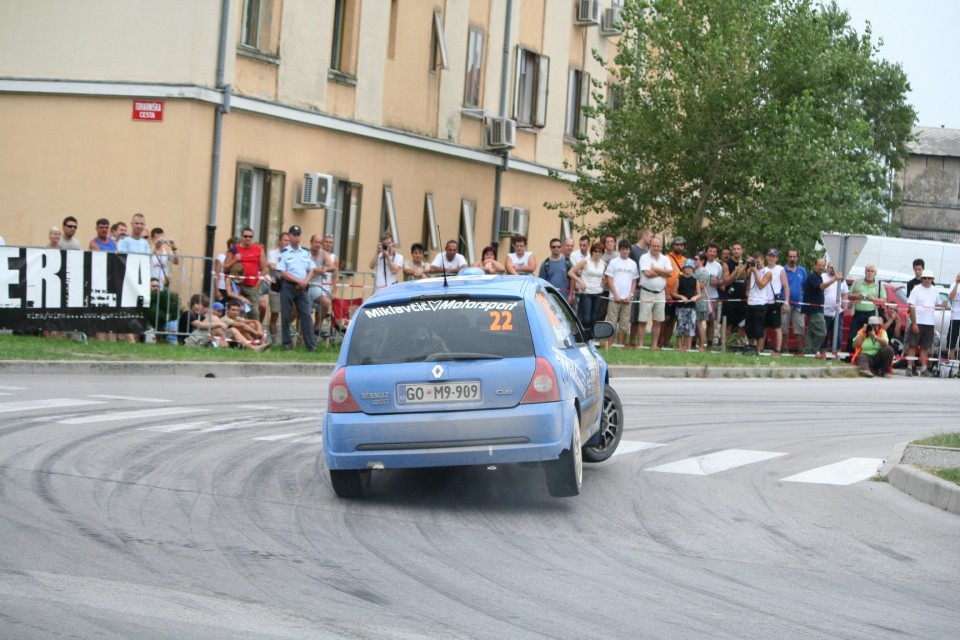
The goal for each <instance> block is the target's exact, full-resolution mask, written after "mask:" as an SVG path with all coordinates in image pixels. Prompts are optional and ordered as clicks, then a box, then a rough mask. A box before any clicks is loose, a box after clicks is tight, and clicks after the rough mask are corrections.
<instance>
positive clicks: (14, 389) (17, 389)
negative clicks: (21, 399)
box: [0, 387, 26, 391]
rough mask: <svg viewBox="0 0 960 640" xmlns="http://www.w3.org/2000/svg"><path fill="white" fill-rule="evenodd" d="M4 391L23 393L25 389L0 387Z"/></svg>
mask: <svg viewBox="0 0 960 640" xmlns="http://www.w3.org/2000/svg"><path fill="white" fill-rule="evenodd" d="M0 389H3V390H4V391H23V390H24V389H26V387H0Z"/></svg>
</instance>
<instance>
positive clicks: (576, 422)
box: [544, 414, 583, 498]
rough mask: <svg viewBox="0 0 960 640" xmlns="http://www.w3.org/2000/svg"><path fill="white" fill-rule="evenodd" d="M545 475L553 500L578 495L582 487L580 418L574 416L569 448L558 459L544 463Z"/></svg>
mask: <svg viewBox="0 0 960 640" xmlns="http://www.w3.org/2000/svg"><path fill="white" fill-rule="evenodd" d="M544 470H545V471H546V475H547V491H549V492H550V495H551V496H553V497H554V498H570V497H572V496H578V495H580V487H581V486H582V485H583V447H582V446H581V444H580V416H579V415H577V414H574V417H573V436H572V437H571V441H570V448H569V449H564V450H563V451H561V452H560V457H559V458H558V459H556V460H550V461H548V462H545V463H544Z"/></svg>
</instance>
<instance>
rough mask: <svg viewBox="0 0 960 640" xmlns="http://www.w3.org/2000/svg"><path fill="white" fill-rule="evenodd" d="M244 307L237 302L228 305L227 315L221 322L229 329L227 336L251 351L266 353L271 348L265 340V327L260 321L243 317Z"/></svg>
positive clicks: (232, 301)
mask: <svg viewBox="0 0 960 640" xmlns="http://www.w3.org/2000/svg"><path fill="white" fill-rule="evenodd" d="M242 310H243V308H242V305H241V304H240V302H238V301H237V300H231V301H230V302H228V303H227V314H226V316H224V317H223V318H221V321H222V322H223V324H224V325H226V327H227V336H228V337H229V338H230V339H231V340H233V341H234V342H236V343H237V344H239V345H240V346H242V347H243V348H244V349H250V350H251V351H264V350H266V349H268V348H269V347H270V345H269V344H267V342H266V341H265V340H264V335H263V325H261V324H260V321H259V320H251V319H250V318H245V317H244V316H243V315H241V313H240V312H241V311H242Z"/></svg>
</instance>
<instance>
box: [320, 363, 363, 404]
mask: <svg viewBox="0 0 960 640" xmlns="http://www.w3.org/2000/svg"><path fill="white" fill-rule="evenodd" d="M358 411H360V405H358V404H357V401H356V400H354V399H353V394H352V393H350V388H349V387H348V386H347V368H346V367H342V368H340V369H337V372H336V373H334V374H333V378H332V379H331V380H330V392H329V395H328V396H327V412H328V413H357V412H358Z"/></svg>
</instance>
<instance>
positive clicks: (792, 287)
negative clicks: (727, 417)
mask: <svg viewBox="0 0 960 640" xmlns="http://www.w3.org/2000/svg"><path fill="white" fill-rule="evenodd" d="M77 228H78V223H77V219H76V218H75V217H73V216H67V217H66V218H64V220H63V222H62V225H61V226H60V227H53V228H51V229H50V231H49V234H48V243H47V246H48V247H51V248H61V249H77V250H79V249H82V248H84V247H83V246H82V245H81V243H80V241H79V240H77V238H76V234H77ZM127 230H128V225H127V224H125V223H123V222H116V223H114V224H111V223H110V221H109V220H108V219H106V218H100V219H99V220H97V222H96V235H95V236H94V237H93V238H92V239H91V240H90V241H89V243H88V244H87V245H86V247H85V248H86V249H89V250H91V251H118V252H125V253H141V254H149V255H150V256H151V277H152V279H153V284H154V287H153V288H154V290H155V291H154V295H155V294H156V291H157V290H159V291H162V290H164V289H166V288H167V287H169V286H170V285H171V269H172V267H174V266H176V265H178V264H180V256H179V255H178V248H177V244H176V242H175V241H173V240H169V239H167V238H166V235H165V233H164V230H163V229H162V228H159V227H155V228H153V229H151V230H149V233H148V231H147V225H146V219H145V216H144V215H143V214H140V213H137V214H135V215H134V216H133V217H132V219H131V221H130V225H129V230H130V231H129V234H128V232H127ZM301 233H302V231H301V228H300V227H299V226H297V225H293V226H291V227H290V228H289V229H288V230H287V231H286V232H284V233H281V234H280V236H279V237H278V239H277V244H276V246H275V247H274V248H273V249H271V250H269V251H268V250H266V249H265V248H264V247H263V246H262V245H260V244H259V243H257V242H255V241H254V232H253V230H252V229H250V228H246V229H243V231H242V232H241V235H240V236H239V237H232V238H230V239H229V240H228V241H227V243H226V250H225V251H224V252H223V253H220V254H218V255H217V257H216V258H215V260H214V279H215V282H216V286H215V289H214V291H213V300H210V299H209V298H208V297H207V296H206V295H203V294H195V295H193V296H191V297H190V305H189V307H188V309H187V310H186V311H184V312H183V313H182V315H181V316H180V319H179V322H178V327H177V335H178V337H179V342H180V343H181V344H187V345H191V346H219V345H220V344H221V343H222V344H233V345H235V346H238V347H241V348H244V349H253V350H263V349H265V348H267V347H269V346H270V344H271V342H272V341H274V340H277V339H280V340H281V342H282V346H283V348H284V349H291V348H293V343H294V341H295V340H296V339H297V337H296V336H295V333H299V334H300V340H302V343H303V344H304V346H305V347H306V348H307V349H308V350H310V351H313V350H315V349H316V344H317V339H318V338H323V337H326V336H327V335H328V334H329V332H330V331H331V330H333V328H334V325H333V320H334V319H333V318H332V315H333V314H332V310H333V306H334V305H333V303H334V298H335V296H334V291H335V287H336V286H337V284H338V280H339V275H340V274H339V260H338V258H337V256H336V255H335V254H334V253H333V247H334V238H333V236H330V235H327V236H323V235H320V234H315V235H313V236H312V237H311V238H310V242H309V248H308V247H306V246H301V245H300V237H301ZM2 242H3V241H2V239H0V243H2ZM458 247H459V245H458V242H457V241H456V240H449V241H447V242H446V243H445V245H444V250H443V251H442V252H439V253H438V254H437V255H436V256H434V257H433V259H432V260H431V259H430V258H429V257H428V256H427V251H426V248H425V247H424V245H423V244H421V243H419V242H417V243H414V244H413V245H412V246H411V247H410V259H409V260H405V259H404V257H403V256H402V255H401V254H400V253H399V252H398V250H397V248H396V247H395V245H394V241H393V237H392V234H390V233H385V234H383V235H382V236H381V238H380V241H379V242H378V243H377V246H376V250H375V251H374V252H373V254H372V257H371V259H370V263H369V268H370V270H371V272H372V276H373V288H374V290H377V289H381V288H383V287H386V286H390V285H392V284H394V283H396V282H397V281H398V280H400V279H402V280H406V281H410V280H419V279H423V278H430V277H438V276H440V275H442V274H447V275H453V274H457V273H459V272H461V271H463V270H464V269H466V268H468V267H475V268H477V269H479V270H481V271H482V272H483V273H487V274H510V275H518V276H527V275H530V276H532V275H536V276H539V277H540V278H543V279H544V280H547V281H549V282H550V283H551V284H552V285H553V286H554V287H556V288H557V289H558V290H560V291H561V292H564V293H565V294H566V295H567V299H568V301H569V302H570V304H571V305H572V306H573V308H574V310H575V312H576V313H577V314H578V316H579V318H580V320H581V322H582V324H584V326H591V325H592V324H593V323H594V322H596V321H597V320H601V319H604V320H607V321H609V322H611V323H613V324H614V325H615V326H616V327H617V332H616V334H615V336H614V337H613V338H612V339H611V340H610V341H609V342H608V343H607V346H613V347H626V348H637V347H641V346H647V345H648V343H647V332H648V330H649V332H650V341H649V348H651V349H654V350H659V349H662V348H664V347H669V346H673V345H674V344H675V346H676V348H677V349H679V350H683V351H685V350H690V349H697V350H699V351H705V350H708V349H711V348H713V347H715V346H717V345H718V344H719V343H720V341H721V331H720V328H721V327H723V326H725V331H724V333H723V336H722V339H724V340H726V341H727V343H728V345H731V346H734V347H739V348H743V349H744V350H747V351H751V352H761V351H765V350H769V352H770V353H771V354H772V355H780V354H781V353H785V352H789V351H793V352H795V353H799V354H806V355H813V356H816V357H824V355H825V353H827V352H830V351H833V352H837V351H841V352H843V351H845V352H846V353H849V354H852V356H851V358H852V360H853V361H854V363H856V364H858V366H859V369H860V372H861V375H864V376H872V375H885V374H886V373H887V372H888V370H889V367H890V364H891V363H892V360H893V355H892V348H891V346H890V338H891V336H894V335H898V336H899V335H902V336H903V338H904V343H905V346H906V348H907V356H908V375H930V373H929V359H930V351H931V347H932V340H933V333H934V327H933V325H934V319H933V314H934V310H935V309H936V308H938V307H939V308H944V307H947V308H952V317H951V323H950V331H949V335H948V336H947V337H946V339H947V340H948V342H949V344H948V349H949V358H950V359H953V358H955V357H956V355H957V349H958V344H957V343H958V342H960V339H958V338H960V296H958V295H957V294H958V287H960V274H958V276H957V282H956V283H955V284H954V285H953V287H952V289H951V291H950V292H949V296H948V297H949V301H948V302H947V303H946V304H942V303H940V296H939V289H938V288H937V287H936V286H935V285H934V284H933V274H932V273H931V272H929V271H927V270H925V265H924V264H923V261H922V260H916V261H915V262H914V270H915V274H916V277H915V278H914V279H913V280H911V281H910V282H909V283H907V295H908V297H909V311H908V315H907V318H906V323H905V325H906V326H903V325H904V323H903V322H901V319H900V317H899V315H898V314H897V313H896V312H888V311H887V309H888V300H887V291H886V288H885V287H884V286H883V285H882V283H880V282H878V280H877V278H876V274H877V269H876V266H875V265H868V266H866V267H865V269H864V277H863V278H862V279H858V280H856V281H853V282H852V283H850V284H848V282H847V281H846V280H845V279H844V277H843V274H841V273H838V272H836V271H835V269H834V267H833V265H831V264H828V263H827V262H826V261H825V260H824V259H822V258H819V259H817V260H815V261H814V262H813V263H812V264H810V265H809V269H808V268H806V267H805V266H804V265H802V264H800V262H799V252H798V251H797V249H795V248H788V249H786V251H785V263H784V264H783V265H780V264H779V260H780V256H781V251H780V250H779V249H777V248H770V249H768V250H767V251H766V252H756V251H755V252H751V253H750V254H747V253H746V252H744V248H743V246H742V244H740V243H738V242H734V243H732V244H731V245H730V246H729V247H726V248H721V247H720V246H719V245H718V244H716V243H709V244H707V245H706V246H705V247H703V248H702V249H699V250H694V251H690V250H688V247H687V245H686V241H685V239H684V238H683V237H680V236H676V237H673V238H672V239H671V240H670V247H669V251H665V248H664V238H662V237H661V236H657V235H655V234H654V233H653V231H652V230H651V229H643V230H642V231H640V233H639V234H638V235H637V239H636V241H635V242H631V241H630V240H629V239H626V238H623V239H618V238H617V237H616V236H615V235H613V234H606V235H604V236H603V237H602V238H600V239H599V241H593V239H592V238H590V237H589V236H587V235H584V236H581V237H580V238H579V239H578V242H577V244H576V245H575V243H574V240H573V238H566V239H565V240H561V239H559V238H551V239H550V242H549V244H548V248H549V255H548V256H547V257H546V258H545V259H544V260H542V261H538V259H537V257H536V255H535V254H534V252H533V251H532V250H530V249H529V248H528V245H527V238H526V237H524V236H522V235H518V236H514V237H513V238H512V242H511V250H510V251H509V252H508V254H507V256H506V259H505V260H504V261H503V262H502V263H501V262H500V261H499V260H497V249H496V247H494V246H488V247H484V248H483V250H482V251H481V256H480V259H479V260H477V261H476V262H475V263H473V264H472V265H471V264H469V263H468V261H467V260H466V258H464V256H463V255H462V254H461V253H459V251H458ZM848 308H849V309H850V311H851V313H852V317H851V321H850V326H849V331H848V332H847V336H846V341H845V343H844V344H836V343H835V341H834V340H835V337H834V336H835V335H836V336H840V335H841V332H840V331H839V330H835V323H836V322H837V319H838V318H842V317H843V312H844V310H845V309H848ZM268 316H269V321H267V318H268ZM348 321H349V319H348V318H347V319H345V322H348ZM294 324H295V325H296V327H294ZM297 328H298V329H299V331H296V329H297ZM128 339H131V340H133V339H135V337H134V336H128ZM840 339H842V338H840Z"/></svg>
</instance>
